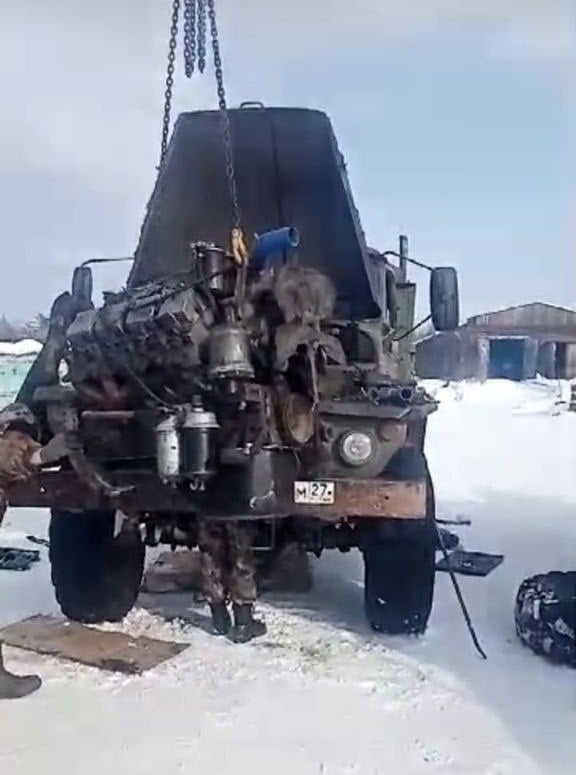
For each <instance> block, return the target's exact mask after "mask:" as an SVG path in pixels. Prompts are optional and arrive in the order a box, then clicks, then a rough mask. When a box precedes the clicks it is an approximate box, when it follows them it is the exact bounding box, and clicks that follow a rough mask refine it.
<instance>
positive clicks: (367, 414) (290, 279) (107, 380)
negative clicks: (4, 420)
mask: <svg viewBox="0 0 576 775" xmlns="http://www.w3.org/2000/svg"><path fill="white" fill-rule="evenodd" d="M295 235H297V232H296V231H295V230H294V229H284V230H280V231H277V232H275V233H273V235H272V236H273V237H275V238H276V239H277V240H278V239H280V240H282V239H284V240H287V239H290V238H291V239H292V240H295V239H297V236H295ZM265 237H266V238H268V235H265ZM260 242H262V240H261V241H260ZM283 247H284V248H286V247H289V245H283ZM292 247H294V246H292ZM276 252H277V250H276ZM253 253H254V254H253V256H251V257H250V258H251V259H252V260H253V263H252V262H251V261H250V260H248V261H247V262H246V263H245V264H240V263H239V262H238V261H237V260H236V259H235V258H234V256H233V255H232V254H230V253H228V252H226V251H225V250H223V249H221V248H217V247H215V246H211V245H207V244H203V243H202V244H194V245H191V246H190V270H189V271H188V272H186V273H181V274H178V275H175V276H173V277H168V278H166V279H165V280H158V281H152V282H150V283H148V284H145V285H143V286H138V287H136V288H130V289H128V290H124V291H122V292H121V293H117V294H107V297H106V299H105V303H104V305H103V306H102V307H100V308H94V307H93V305H92V304H90V303H86V304H85V306H86V307H87V308H86V309H84V310H83V311H81V312H79V313H78V314H77V315H76V317H75V318H74V320H73V321H72V323H71V324H70V325H69V327H68V328H67V331H66V348H65V354H64V359H65V362H66V364H67V369H68V374H67V378H66V381H67V382H69V385H70V386H71V387H72V388H73V389H74V400H73V402H72V403H73V405H74V406H75V409H76V414H74V410H73V409H72V407H70V410H69V411H68V412H64V413H63V412H62V410H61V406H59V408H58V409H57V410H56V411H55V408H54V405H52V404H48V414H47V416H48V421H49V423H50V424H51V426H52V427H51V432H52V433H59V432H65V433H67V434H68V436H70V433H71V429H72V428H76V429H77V431H78V433H79V435H81V436H82V438H83V445H84V450H85V453H86V455H87V456H88V458H90V457H94V459H100V460H103V461H107V462H108V465H109V466H110V465H112V467H114V465H119V464H123V465H132V466H133V465H134V464H135V463H136V462H138V464H139V466H144V468H148V466H154V468H155V470H156V473H157V475H158V477H159V479H160V480H161V481H162V482H163V483H164V484H169V485H171V486H178V487H185V488H186V489H187V490H190V491H192V492H203V491H205V490H206V488H207V486H208V485H209V483H210V481H211V480H213V479H216V480H217V489H219V488H220V487H221V486H222V484H223V481H224V482H226V483H227V484H228V485H231V483H232V482H235V483H236V484H240V491H244V493H245V496H246V497H244V498H239V502H241V501H243V505H244V508H246V507H247V506H249V507H250V509H249V510H250V511H253V512H254V511H256V512H257V511H260V510H261V509H263V510H264V512H266V513H267V512H268V510H269V508H273V507H274V504H275V502H276V497H275V495H274V487H273V481H272V480H273V479H274V467H275V466H276V465H278V464H279V463H278V461H279V460H280V459H282V463H281V464H280V467H281V468H282V470H283V471H284V472H285V473H288V471H291V472H292V475H291V476H290V477H289V478H290V479H291V480H293V481H295V480H296V479H297V478H298V477H300V478H301V477H310V478H316V477H321V478H326V477H332V478H334V477H350V478H370V477H374V476H377V475H379V474H380V473H381V472H382V471H383V469H384V468H385V466H386V463H387V462H388V460H389V459H390V458H391V457H392V455H393V454H394V452H395V451H396V450H397V449H398V448H399V447H400V446H401V445H402V444H403V443H404V442H405V441H406V420H407V419H408V416H409V415H410V416H411V417H412V418H414V416H415V414H416V415H417V416H418V417H420V418H422V417H423V416H424V415H425V414H426V413H428V412H429V411H431V410H433V408H434V404H433V402H431V401H430V399H429V398H428V397H427V396H426V395H425V394H424V393H423V392H422V391H419V390H418V389H417V388H416V386H415V385H410V384H406V382H405V381H403V382H402V383H399V382H397V384H395V381H394V379H393V378H392V377H391V375H390V374H389V373H388V374H386V373H382V372H380V371H379V370H378V364H379V363H382V357H383V355H384V353H383V351H382V348H381V345H380V347H379V343H380V342H381V334H380V331H379V329H380V326H377V327H375V328H374V327H372V328H373V330H372V329H371V326H370V324H368V325H367V326H366V327H362V326H361V325H354V324H352V323H351V322H350V321H343V322H342V321H337V320H335V319H334V318H333V317H332V316H333V310H334V303H335V290H334V287H333V284H332V283H331V281H330V279H329V278H327V277H326V276H325V275H323V274H322V273H320V272H318V271H316V270H314V269H309V268H306V267H301V266H299V265H298V262H297V259H296V258H293V259H291V260H290V261H288V263H278V262H275V261H274V254H271V255H270V256H265V257H264V263H263V262H262V256H260V257H259V256H258V252H257V250H256V251H253ZM258 259H259V260H258ZM83 271H84V272H85V271H86V269H85V268H83ZM379 350H380V352H379ZM389 362H390V364H391V365H392V364H393V363H394V361H393V360H392V359H390V361H389ZM68 395H71V394H68ZM41 396H42V394H41V395H40V397H41ZM57 406H58V405H57ZM50 407H51V409H50ZM71 412H72V414H71ZM71 417H73V419H72V422H71ZM121 420H124V421H125V422H124V425H123V424H122V422H120V424H118V421H121ZM110 421H114V423H111V422H110ZM400 421H401V422H400ZM67 423H68V424H67ZM70 423H71V424H70ZM127 426H132V427H134V428H136V427H137V428H138V431H139V432H137V433H135V434H130V433H128V434H124V438H123V441H122V443H121V444H118V431H119V428H120V429H122V428H124V429H126V428H127ZM274 461H276V462H274ZM239 469H244V471H245V476H244V477H243V476H240V477H238V470H239ZM223 470H224V471H228V474H229V473H230V471H234V472H235V475H234V476H232V477H231V478H230V476H228V477H224V480H222V477H221V476H220V477H219V476H218V473H219V472H220V473H222V471H223ZM218 480H220V481H219V482H218ZM209 489H210V488H209ZM320 489H321V488H320ZM238 495H239V496H240V492H239V493H238ZM317 498H318V500H319V501H321V500H322V495H321V494H319V495H318V496H317ZM327 499H329V493H328V494H327V495H326V496H325V500H327ZM310 500H312V501H313V500H314V497H313V495H310Z"/></svg>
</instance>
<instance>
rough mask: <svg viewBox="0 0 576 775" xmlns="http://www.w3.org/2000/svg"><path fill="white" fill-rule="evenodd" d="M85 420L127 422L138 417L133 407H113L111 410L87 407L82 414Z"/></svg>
mask: <svg viewBox="0 0 576 775" xmlns="http://www.w3.org/2000/svg"><path fill="white" fill-rule="evenodd" d="M80 417H81V419H83V420H103V421H105V422H127V421H128V420H133V419H134V418H135V417H136V412H135V411H133V410H132V409H111V410H110V411H106V410H103V411H102V410H99V409H86V410H85V411H83V412H82V413H81V415H80Z"/></svg>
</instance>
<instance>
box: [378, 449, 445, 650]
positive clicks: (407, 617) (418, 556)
mask: <svg viewBox="0 0 576 775" xmlns="http://www.w3.org/2000/svg"><path fill="white" fill-rule="evenodd" d="M392 468H393V469H394V470H395V473H396V474H397V475H399V478H406V479H409V478H412V476H418V475H420V476H424V477H425V478H426V481H427V498H426V501H427V508H426V519H425V520H424V521H422V522H418V523H414V522H410V523H404V522H397V523H394V522H393V521H391V520H387V521H383V523H382V524H381V525H380V526H379V529H378V531H377V532H376V531H375V533H374V534H373V535H372V536H371V538H370V540H369V541H368V542H367V543H366V544H365V546H364V548H363V553H364V607H365V612H366V618H367V620H368V622H369V624H370V626H371V627H372V629H373V630H375V631H376V632H382V633H386V634H388V635H421V634H422V633H424V632H425V630H426V627H427V625H428V619H429V618H430V613H431V611H432V603H433V599H434V580H435V575H436V546H437V535H436V525H435V502H434V491H433V487H432V481H431V478H430V474H429V472H428V468H427V465H426V460H425V458H424V455H423V454H422V453H420V452H418V451H417V450H401V451H400V453H399V454H398V455H397V457H396V458H395V460H394V461H393V466H391V470H392ZM415 469H418V470H415ZM389 473H390V472H389Z"/></svg>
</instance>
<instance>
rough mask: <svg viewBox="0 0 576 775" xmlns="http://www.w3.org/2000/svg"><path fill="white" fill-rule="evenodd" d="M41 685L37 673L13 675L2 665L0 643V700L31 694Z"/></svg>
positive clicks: (0, 646) (0, 645) (14, 698)
mask: <svg viewBox="0 0 576 775" xmlns="http://www.w3.org/2000/svg"><path fill="white" fill-rule="evenodd" d="M41 686H42V681H41V680H40V677H39V676H37V675H14V674H13V673H9V672H8V670H6V668H5V667H4V660H3V657H2V644H0V700H16V699H18V698H20V697H27V696H28V695H29V694H33V693H34V692H35V691H38V689H39V688H40V687H41Z"/></svg>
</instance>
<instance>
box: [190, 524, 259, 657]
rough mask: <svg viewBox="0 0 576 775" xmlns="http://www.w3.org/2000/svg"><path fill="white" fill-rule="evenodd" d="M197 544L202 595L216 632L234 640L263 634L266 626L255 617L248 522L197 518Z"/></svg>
mask: <svg viewBox="0 0 576 775" xmlns="http://www.w3.org/2000/svg"><path fill="white" fill-rule="evenodd" d="M198 547H199V549H200V568H201V573H202V582H203V588H204V594H205V595H206V597H207V599H208V602H209V604H210V611H211V613H212V624H213V627H214V630H215V631H216V633H218V634H219V635H230V637H231V639H232V640H233V641H234V642H236V643H245V642H247V641H249V640H252V638H256V637H258V636H260V635H264V634H265V633H266V625H265V624H264V622H262V621H259V620H258V619H255V618H254V603H255V602H256V598H257V587H256V568H255V564H254V556H253V552H252V535H251V530H250V527H249V525H248V524H243V523H240V522H223V521H217V520H209V519H200V520H199V525H198ZM229 602H230V603H232V613H233V616H234V623H232V619H231V617H230V613H229V610H228V603H229Z"/></svg>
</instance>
